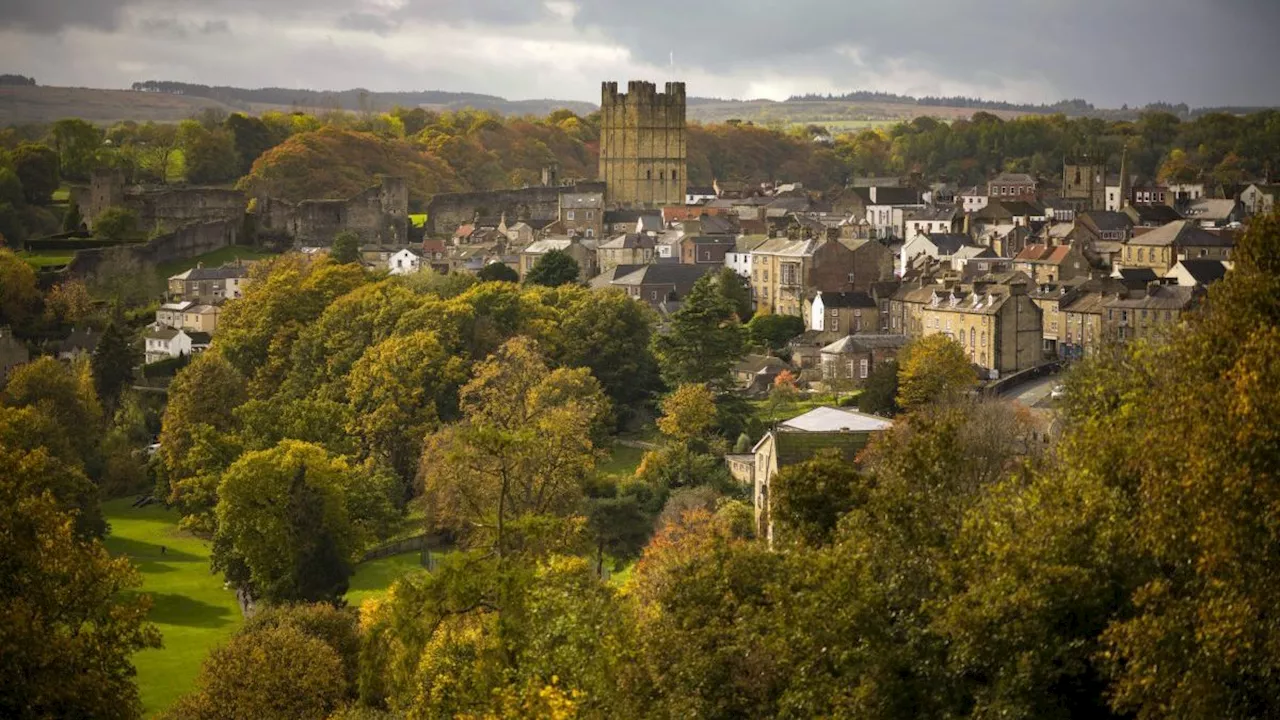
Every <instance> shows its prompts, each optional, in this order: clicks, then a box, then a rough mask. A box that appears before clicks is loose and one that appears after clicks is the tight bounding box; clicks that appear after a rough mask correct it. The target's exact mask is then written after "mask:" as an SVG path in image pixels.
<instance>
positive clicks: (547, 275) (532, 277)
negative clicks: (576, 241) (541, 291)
mask: <svg viewBox="0 0 1280 720" xmlns="http://www.w3.org/2000/svg"><path fill="white" fill-rule="evenodd" d="M581 272H582V271H581V268H579V267H578V261H577V260H574V259H573V257H572V256H570V255H569V253H566V252H565V251H563V250H551V251H550V252H547V253H545V254H543V256H542V257H540V258H538V261H537V262H535V263H534V264H533V267H532V268H530V269H529V272H528V274H527V275H525V278H524V281H525V282H526V283H529V284H530V285H542V286H544V287H560V286H561V285H569V284H572V283H576V282H578V277H579V275H580V274H581Z"/></svg>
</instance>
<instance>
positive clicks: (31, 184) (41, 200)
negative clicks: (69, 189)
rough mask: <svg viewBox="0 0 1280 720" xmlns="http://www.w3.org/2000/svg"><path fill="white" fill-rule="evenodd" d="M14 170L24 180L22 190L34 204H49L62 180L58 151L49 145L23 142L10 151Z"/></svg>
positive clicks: (10, 159)
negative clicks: (59, 171)
mask: <svg viewBox="0 0 1280 720" xmlns="http://www.w3.org/2000/svg"><path fill="white" fill-rule="evenodd" d="M9 161H10V162H11V163H12V164H13V170H14V172H15V173H17V174H18V179H19V180H20V181H22V192H23V196H24V197H25V198H26V201H27V202H29V203H31V204H32V205H48V204H49V203H50V202H51V201H52V199H53V192H54V191H55V190H57V189H58V185H59V184H60V183H61V182H62V178H61V176H60V175H59V174H58V153H57V152H55V151H54V150H53V148H51V147H49V146H48V145H35V144H32V143H23V144H22V145H19V146H18V147H17V149H15V150H14V151H13V152H11V153H9Z"/></svg>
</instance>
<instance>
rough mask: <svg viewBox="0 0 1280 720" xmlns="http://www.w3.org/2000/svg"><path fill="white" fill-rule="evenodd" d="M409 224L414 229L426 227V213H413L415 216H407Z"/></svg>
mask: <svg viewBox="0 0 1280 720" xmlns="http://www.w3.org/2000/svg"><path fill="white" fill-rule="evenodd" d="M409 222H411V223H413V226H414V227H416V228H420V227H422V226H423V225H426V224H427V214H426V213H415V214H413V215H410V216H409Z"/></svg>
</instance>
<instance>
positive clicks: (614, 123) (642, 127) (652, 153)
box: [600, 80, 688, 207]
mask: <svg viewBox="0 0 1280 720" xmlns="http://www.w3.org/2000/svg"><path fill="white" fill-rule="evenodd" d="M665 90H666V91H665V92H661V93H659V92H657V89H656V88H655V86H654V84H653V83H649V82H642V81H634V80H633V81H631V82H629V83H627V92H625V93H619V92H618V83H616V82H605V83H603V84H602V85H601V92H600V179H601V180H603V181H604V183H605V200H606V201H607V202H609V203H610V204H613V205H626V206H635V205H638V206H644V207H661V206H664V205H683V204H684V201H685V188H686V187H687V180H688V178H687V177H686V167H685V157H686V150H685V94H684V83H682V82H669V83H667V84H666V88H665Z"/></svg>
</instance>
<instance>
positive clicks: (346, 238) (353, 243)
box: [329, 230, 360, 265]
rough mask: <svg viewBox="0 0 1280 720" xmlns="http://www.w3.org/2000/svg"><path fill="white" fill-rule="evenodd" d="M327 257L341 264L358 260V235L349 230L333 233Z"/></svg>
mask: <svg viewBox="0 0 1280 720" xmlns="http://www.w3.org/2000/svg"><path fill="white" fill-rule="evenodd" d="M329 257H330V258H332V259H333V261H334V262H336V263H341V264H343V265H346V264H347V263H356V262H360V236H359V235H357V234H356V233H355V232H353V231H351V230H343V231H342V232H340V233H338V234H337V235H335V236H334V238H333V247H332V248H330V250H329Z"/></svg>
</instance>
